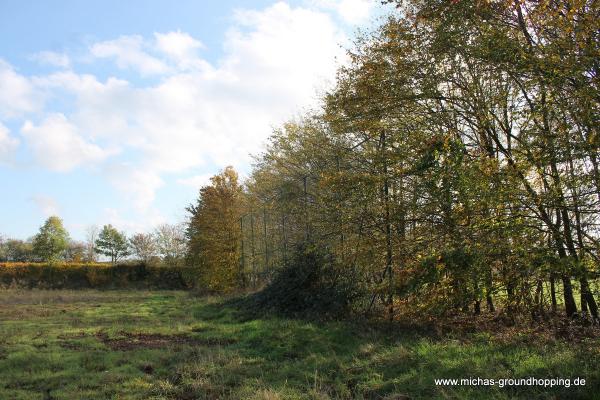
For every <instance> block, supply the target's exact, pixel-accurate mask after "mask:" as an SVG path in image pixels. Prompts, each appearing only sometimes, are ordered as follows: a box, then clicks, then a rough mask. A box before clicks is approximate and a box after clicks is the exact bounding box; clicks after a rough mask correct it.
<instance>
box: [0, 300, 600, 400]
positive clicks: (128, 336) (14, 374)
mask: <svg viewBox="0 0 600 400" xmlns="http://www.w3.org/2000/svg"><path fill="white" fill-rule="evenodd" d="M237 315H238V314H237V313H236V310H235V309H234V308H233V306H232V305H230V304H229V303H226V302H224V301H223V300H220V299H218V298H202V299H199V298H195V297H192V296H190V295H189V294H187V293H184V292H143V291H106V292H99V291H91V290H88V291H7V290H5V291H0V399H42V398H44V397H43V396H44V393H45V392H46V391H47V390H49V391H50V396H51V398H53V399H204V398H207V399H217V398H219V399H223V398H233V399H328V398H368V399H380V398H388V399H400V398H403V397H401V396H400V394H403V395H407V396H410V398H412V399H431V398H434V399H435V398H439V399H454V398H457V399H513V398H527V399H539V398H542V399H544V398H545V399H557V398H560V399H562V398H569V399H578V398H579V399H593V398H600V372H599V371H598V366H599V365H600V343H598V341H597V340H596V339H594V340H592V339H590V340H587V341H581V342H578V343H577V344H567V343H564V342H561V341H553V340H541V339H539V338H537V337H531V336H527V334H520V335H515V336H514V338H512V339H511V340H495V339H492V337H493V335H492V333H485V332H484V333H481V332H480V333H474V334H469V335H466V336H462V337H459V338H456V337H454V338H451V337H447V338H439V337H438V338H437V339H435V338H434V337H433V336H429V335H426V334H417V333H414V332H410V331H400V330H399V329H395V330H392V331H391V332H390V331H388V332H384V331H380V330H376V329H373V328H372V327H369V326H368V325H365V324H351V323H342V322H330V323H317V322H309V321H303V320H291V319H281V318H263V319H252V320H242V319H240V318H239V317H238V316H237ZM529 376H534V377H538V378H547V377H548V378H549V377H563V378H575V377H583V378H586V380H587V384H586V386H585V387H574V386H571V387H570V388H564V387H560V388H554V389H548V388H547V389H544V388H542V387H528V388H527V387H526V388H524V387H504V388H499V387H497V386H495V387H493V388H489V387H451V386H445V387H442V386H436V385H435V384H434V379H436V378H468V377H481V378H496V379H498V378H518V377H529ZM594 396H596V397H594Z"/></svg>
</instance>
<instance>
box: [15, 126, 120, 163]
mask: <svg viewBox="0 0 600 400" xmlns="http://www.w3.org/2000/svg"><path fill="white" fill-rule="evenodd" d="M21 134H22V135H23V137H25V139H26V140H27V143H28V145H29V147H30V148H31V149H32V151H33V154H34V155H35V157H36V159H37V161H38V162H39V163H40V164H42V165H43V166H45V167H46V168H48V169H50V170H52V171H58V172H67V171H70V170H72V169H73V168H75V167H77V166H79V165H81V164H93V163H96V162H99V161H101V160H103V159H104V158H106V157H107V156H109V155H110V154H112V153H114V151H107V150H103V149H102V148H100V147H99V146H97V145H95V144H92V143H89V142H86V141H85V140H84V139H83V138H82V137H81V136H80V134H79V132H78V130H77V127H76V126H75V125H73V124H72V123H71V122H69V121H68V120H67V118H66V117H65V116H64V115H63V114H51V115H49V116H48V117H47V118H46V119H45V120H44V121H42V123H41V124H39V125H37V126H36V125H34V124H33V123H32V122H31V121H26V122H25V124H24V125H23V127H22V128H21Z"/></svg>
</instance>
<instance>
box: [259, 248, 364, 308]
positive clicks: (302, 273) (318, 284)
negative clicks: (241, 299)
mask: <svg viewBox="0 0 600 400" xmlns="http://www.w3.org/2000/svg"><path fill="white" fill-rule="evenodd" d="M357 282H358V280H357V279H354V274H352V273H351V269H350V268H341V266H339V265H336V264H335V258H334V256H333V255H332V254H330V253H329V252H328V251H327V250H326V249H323V248H319V247H316V246H314V245H312V244H302V245H300V246H299V247H298V248H297V249H296V251H295V252H294V255H293V257H292V259H291V261H290V262H288V263H287V265H285V266H284V267H283V268H282V269H281V270H280V271H279V272H278V273H276V275H275V277H274V279H273V281H272V282H271V283H270V284H269V285H268V286H267V287H265V288H264V289H263V290H262V291H261V292H259V293H257V294H255V295H254V296H252V297H251V298H250V299H249V305H250V307H251V308H253V309H254V311H256V310H263V311H274V312H276V313H280V314H284V315H288V316H302V315H304V316H317V317H319V318H334V319H337V318H340V317H343V316H347V315H348V314H349V313H350V312H351V311H352V306H353V305H354V303H355V302H356V300H358V299H359V298H361V297H362V294H361V291H360V289H359V287H358V285H357Z"/></svg>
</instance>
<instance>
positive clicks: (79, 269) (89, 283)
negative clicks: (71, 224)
mask: <svg viewBox="0 0 600 400" xmlns="http://www.w3.org/2000/svg"><path fill="white" fill-rule="evenodd" d="M186 269H187V268H185V267H172V266H150V265H146V264H144V263H122V264H117V265H110V264H102V263H88V264H83V263H65V264H46V263H0V288H1V287H5V288H6V287H16V288H25V289H33V288H38V289H84V288H94V289H117V288H119V289H121V288H122V289H125V288H139V289H189V288H190V287H191V284H190V281H189V280H188V279H186V271H185V270H186Z"/></svg>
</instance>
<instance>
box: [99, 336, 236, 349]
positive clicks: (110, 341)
mask: <svg viewBox="0 0 600 400" xmlns="http://www.w3.org/2000/svg"><path fill="white" fill-rule="evenodd" d="M118 335H119V336H118V337H114V338H109V337H108V335H107V334H106V332H98V333H97V334H96V338H97V339H98V340H100V341H101V342H102V343H104V344H105V345H107V346H108V347H110V348H111V349H112V350H121V351H126V350H136V349H161V348H164V347H168V346H186V345H187V346H226V345H230V344H233V343H235V341H234V340H231V339H224V338H223V339H221V338H209V339H205V338H194V337H190V336H187V335H184V334H182V335H162V334H157V333H129V332H119V333H118Z"/></svg>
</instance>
